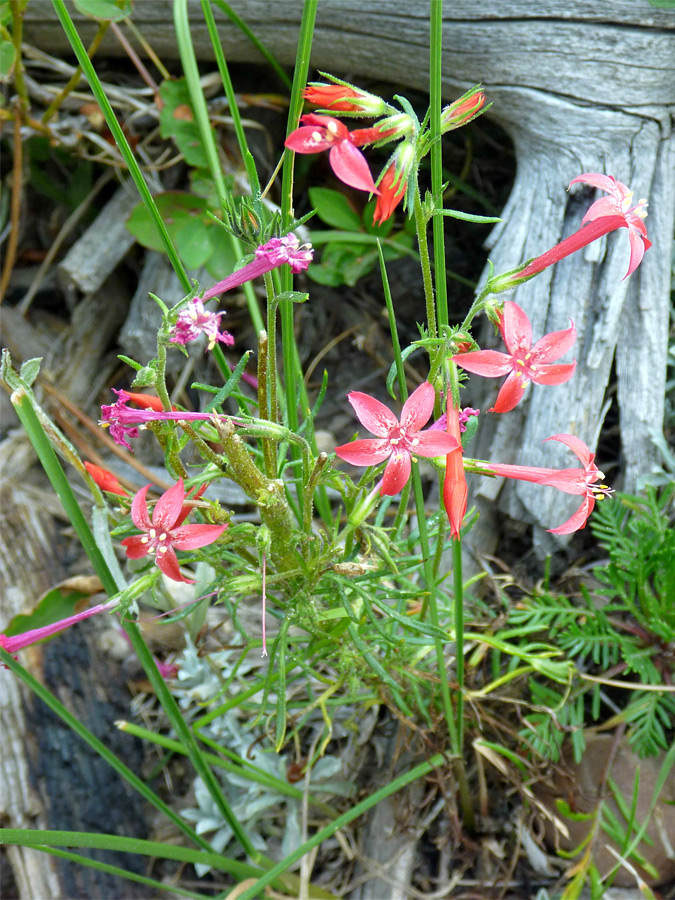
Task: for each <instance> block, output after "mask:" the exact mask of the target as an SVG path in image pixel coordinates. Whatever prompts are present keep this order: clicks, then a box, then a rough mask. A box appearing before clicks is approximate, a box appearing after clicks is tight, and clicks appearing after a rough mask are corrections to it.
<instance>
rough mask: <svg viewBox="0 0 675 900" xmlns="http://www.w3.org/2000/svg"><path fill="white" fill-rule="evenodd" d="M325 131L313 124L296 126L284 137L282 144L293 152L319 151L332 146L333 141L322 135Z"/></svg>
mask: <svg viewBox="0 0 675 900" xmlns="http://www.w3.org/2000/svg"><path fill="white" fill-rule="evenodd" d="M324 134H325V131H324V129H322V128H316V127H315V126H313V125H303V126H302V127H301V128H296V129H295V131H292V132H291V133H290V134H289V135H288V137H287V138H286V140H285V142H284V144H285V146H286V147H288V149H289V150H293V151H294V152H295V153H321V151H322V150H328V149H329V148H330V147H332V146H333V141H332V140H329V139H328V138H326V137H324Z"/></svg>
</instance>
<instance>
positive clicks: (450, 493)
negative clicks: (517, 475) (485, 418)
mask: <svg viewBox="0 0 675 900" xmlns="http://www.w3.org/2000/svg"><path fill="white" fill-rule="evenodd" d="M459 417H460V413H459V410H458V409H455V407H454V406H453V404H452V397H451V396H450V394H448V406H447V412H446V429H447V432H448V434H449V435H450V436H451V437H452V438H453V440H454V441H455V444H456V445H457V446H456V447H455V448H454V449H453V450H451V451H450V452H449V453H448V455H447V457H446V460H445V478H444V479H443V505H444V506H445V511H446V513H447V515H448V521H449V522H450V534H451V536H452V537H453V538H454V539H455V540H459V536H460V531H461V528H462V522H463V521H464V515H465V513H466V504H467V500H468V496H469V489H468V487H467V483H466V476H465V474H464V463H463V460H462V442H461V438H460V430H461V425H460V420H459Z"/></svg>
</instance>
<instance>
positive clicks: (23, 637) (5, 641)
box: [0, 600, 119, 653]
mask: <svg viewBox="0 0 675 900" xmlns="http://www.w3.org/2000/svg"><path fill="white" fill-rule="evenodd" d="M118 602H119V601H118V600H111V601H108V602H107V603H101V604H99V605H98V606H92V607H91V608H90V609H85V610H84V612H81V613H76V614H75V615H74V616H68V617H67V618H65V619H60V620H59V621H58V622H54V623H53V624H51V625H43V626H42V628H32V629H31V630H30V631H24V632H23V634H14V635H11V636H8V635H6V634H0V647H2V648H3V650H6V651H7V652H8V653H16V652H17V650H23V648H24V647H28V646H29V645H30V644H35V643H37V642H38V641H42V640H44V639H45V638H48V637H50V636H51V635H53V634H58V632H59V631H65V629H66V628H70V626H71V625H74V624H75V623H76V622H79V621H81V620H82V619H88V618H89V616H95V615H96V613H100V612H103V610H104V609H107V610H110V609H114V607H115V606H117V604H118Z"/></svg>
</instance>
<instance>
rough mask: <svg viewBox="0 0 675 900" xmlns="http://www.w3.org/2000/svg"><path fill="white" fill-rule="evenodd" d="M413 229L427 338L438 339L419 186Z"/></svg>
mask: <svg viewBox="0 0 675 900" xmlns="http://www.w3.org/2000/svg"><path fill="white" fill-rule="evenodd" d="M414 215H415V229H416V231H417V246H418V247H419V251H420V263H421V264H422V283H423V284H424V300H425V304H426V312H427V326H428V328H429V336H430V337H432V338H436V337H438V327H437V325H436V304H435V302H434V283H433V279H432V275H431V259H430V257H429V241H428V238H427V218H426V215H425V213H424V209H423V207H422V200H421V198H420V188H419V184H418V185H415V203H414Z"/></svg>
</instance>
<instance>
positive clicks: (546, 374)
mask: <svg viewBox="0 0 675 900" xmlns="http://www.w3.org/2000/svg"><path fill="white" fill-rule="evenodd" d="M576 367H577V361H576V360H574V362H572V363H562V364H560V365H556V366H541V367H540V369H539V370H538V371H537V372H535V373H534V374H531V375H530V380H531V381H534V383H535V384H564V383H565V382H566V381H569V380H570V378H571V377H572V375H574V370H575V369H576Z"/></svg>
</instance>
